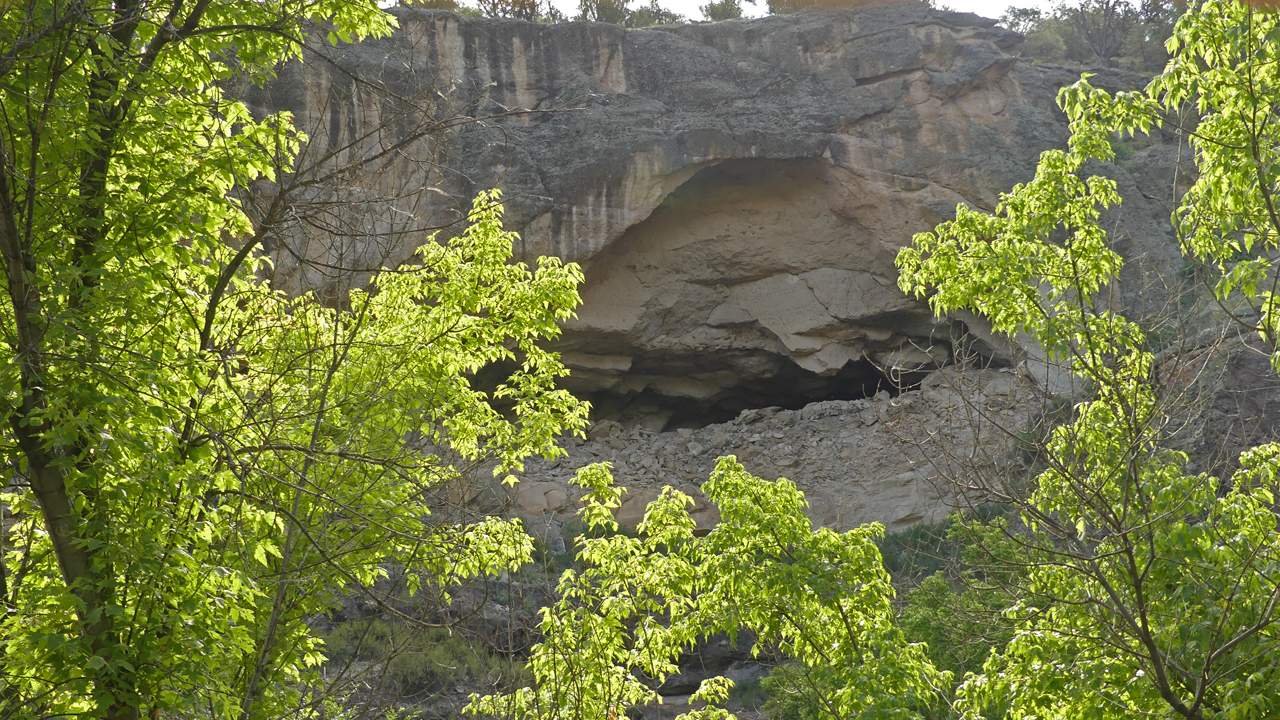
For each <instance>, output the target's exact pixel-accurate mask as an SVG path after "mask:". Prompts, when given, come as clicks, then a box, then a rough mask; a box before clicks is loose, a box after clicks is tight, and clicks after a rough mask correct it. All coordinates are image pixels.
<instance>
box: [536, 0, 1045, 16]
mask: <svg viewBox="0 0 1280 720" xmlns="http://www.w3.org/2000/svg"><path fill="white" fill-rule="evenodd" d="M552 2H553V4H554V5H555V6H556V7H557V8H559V9H560V11H561V12H563V13H564V14H565V15H568V16H569V17H573V16H574V15H577V14H578V0H552ZM707 2H708V0H658V4H659V5H661V6H662V7H664V8H666V9H668V10H673V11H675V12H677V13H680V14H681V15H684V16H685V17H687V18H689V19H690V20H701V19H702V12H701V11H699V10H698V8H699V7H700V6H702V5H706V4H707ZM631 4H632V7H635V6H639V5H646V4H648V0H634V1H633V2H632V3H631ZM1051 4H1052V3H1050V2H1047V1H1046V0H939V2H938V6H939V7H944V6H945V7H948V8H950V9H952V10H960V11H963V12H971V13H977V14H978V15H982V16H984V17H989V18H998V17H1000V16H1001V15H1003V14H1004V11H1005V8H1007V7H1008V6H1009V5H1016V6H1018V7H1039V8H1045V9H1047V8H1048V7H1049V6H1050V5H1051ZM765 8H766V0H756V4H755V5H752V4H751V3H749V2H746V0H743V2H742V10H743V14H744V15H746V16H747V17H759V16H761V15H764V14H765V12H766V10H765Z"/></svg>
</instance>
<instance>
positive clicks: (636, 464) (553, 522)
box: [511, 367, 1037, 551]
mask: <svg viewBox="0 0 1280 720" xmlns="http://www.w3.org/2000/svg"><path fill="white" fill-rule="evenodd" d="M1035 396H1036V392H1035V390H1034V386H1033V385H1032V383H1030V382H1029V381H1027V380H1026V379H1024V378H1023V377H1022V376H1021V375H1020V374H1019V373H1017V372H1015V371H1012V370H1010V369H1000V370H961V369H959V368H955V367H951V368H946V369H943V370H940V371H938V372H935V373H932V374H930V375H929V376H928V377H927V378H926V379H925V380H924V382H923V383H921V385H920V387H919V389H917V390H912V391H908V392H904V393H902V394H901V395H898V396H897V397H890V396H889V394H888V393H887V392H881V393H879V394H877V395H876V396H875V397H872V398H867V399H860V400H843V401H842V400H832V401H825V402H818V403H812V404H810V405H807V406H805V407H804V408H802V409H800V410H795V411H790V410H783V409H781V408H778V407H769V408H762V409H749V410H744V411H743V412H742V413H741V414H740V415H739V416H738V417H737V418H736V419H734V420H732V421H730V422H726V423H720V424H715V425H708V426H706V427H703V428H700V429H689V428H681V429H679V430H676V431H673V432H660V433H655V432H653V431H651V430H648V429H646V428H645V427H644V426H643V425H636V426H634V427H632V428H630V429H628V428H626V427H625V426H623V425H622V424H620V423H618V422H614V421H610V420H604V421H601V422H598V423H596V424H595V425H594V426H593V427H592V428H591V431H590V433H589V436H588V438H587V439H586V440H581V439H574V440H571V441H569V442H567V443H566V449H567V450H568V452H569V454H568V456H566V457H562V458H559V459H557V460H555V461H552V462H546V461H543V460H541V459H539V460H535V461H531V462H529V463H528V464H527V465H526V468H525V472H524V473H523V474H522V475H521V482H520V484H519V485H517V486H516V487H515V488H514V489H513V491H512V497H511V502H512V507H511V511H512V512H513V513H514V514H516V515H518V516H521V517H523V518H524V519H525V520H526V521H527V522H528V523H529V525H530V527H531V528H532V529H533V531H534V533H535V535H543V534H545V535H546V537H547V538H548V539H549V540H551V541H552V542H554V539H555V538H559V537H560V534H559V532H557V531H558V530H559V529H560V527H561V526H562V525H563V523H565V522H567V521H570V520H571V519H572V518H573V517H574V513H575V512H576V510H577V508H578V507H579V502H578V498H579V497H580V496H581V490H580V489H579V488H577V487H575V486H574V485H573V484H572V483H571V480H572V478H573V475H574V473H575V472H576V471H577V469H578V468H580V467H583V466H585V465H588V464H590V463H595V462H609V463H612V464H613V472H614V477H615V479H616V481H617V483H618V484H619V485H621V486H623V487H626V488H627V489H628V493H627V494H626V495H625V496H624V503H623V505H622V507H621V508H620V509H619V511H618V514H617V517H618V521H619V522H620V523H621V524H622V525H624V526H627V527H629V528H635V526H636V525H637V524H638V523H639V522H640V521H641V520H642V519H643V516H644V510H645V507H646V506H647V505H648V504H649V502H650V501H652V500H653V499H655V498H656V497H657V496H658V493H659V492H660V491H661V489H662V488H663V487H664V486H667V485H670V486H672V487H675V488H677V489H680V490H682V491H684V492H686V493H688V494H689V495H690V496H691V497H693V498H695V503H696V504H695V506H694V508H693V509H692V513H693V516H694V518H695V519H696V520H697V521H698V526H699V528H701V529H710V528H711V527H713V526H714V525H715V524H716V522H717V521H718V520H719V516H718V512H717V510H716V508H715V507H714V506H713V505H711V504H710V503H708V501H707V500H706V498H705V497H704V496H703V495H702V493H701V491H700V490H699V489H698V488H699V487H700V485H701V484H702V483H703V482H705V481H706V480H707V478H708V476H709V475H710V473H711V471H712V469H713V468H714V467H715V464H716V461H717V458H719V457H721V456H724V455H734V456H736V457H737V458H738V460H739V461H741V462H742V463H743V465H745V466H746V468H747V470H748V471H750V472H752V473H754V474H756V475H758V476H760V477H763V478H765V479H768V480H773V479H775V478H778V477H786V478H788V479H790V480H792V481H794V482H795V483H796V484H797V485H798V486H799V487H800V489H801V490H803V491H804V493H805V496H806V497H807V498H808V499H809V503H810V512H809V514H810V517H811V518H812V520H813V521H814V522H815V524H818V525H822V526H825V527H830V528H835V529H848V528H851V527H854V526H857V525H860V524H863V523H867V522H873V521H874V522H880V523H883V524H884V525H885V526H886V527H887V528H888V529H890V530H894V529H902V528H904V527H906V526H909V525H911V524H914V523H916V522H920V521H929V522H936V521H938V520H941V519H942V518H943V517H945V516H946V514H947V513H948V512H949V511H950V505H951V503H949V502H948V500H949V499H952V495H951V490H950V487H951V483H949V482H948V478H949V477H951V476H953V474H954V473H955V472H958V467H957V464H956V463H955V462H954V461H955V460H956V459H958V458H961V457H963V458H966V462H967V463H969V464H970V465H971V466H970V467H969V468H968V471H975V470H982V469H985V470H986V471H992V470H995V471H998V470H999V468H1001V467H1003V466H1005V465H1006V464H1007V463H1009V462H1011V461H1012V459H1013V456H1012V451H1013V440H1012V438H1010V437H1009V436H1008V435H1007V434H1005V433H1002V432H1000V431H999V430H998V429H996V425H997V424H998V425H999V426H1001V427H1018V428H1021V427H1023V426H1024V425H1025V422H1026V420H1027V418H1028V415H1029V408H1032V407H1035V406H1036V404H1037V403H1036V402H1035V401H1034V398H1035ZM974 459H976V460H977V462H976V463H974V462H973V460H974ZM552 550H553V551H556V550H557V548H552Z"/></svg>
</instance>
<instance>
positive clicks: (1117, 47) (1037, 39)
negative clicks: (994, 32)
mask: <svg viewBox="0 0 1280 720" xmlns="http://www.w3.org/2000/svg"><path fill="white" fill-rule="evenodd" d="M1181 12H1182V6H1181V5H1180V4H1178V3H1175V2H1173V0H1141V1H1140V2H1137V3H1134V2H1129V1H1128V0H1077V2H1075V3H1068V2H1060V3H1058V4H1057V5H1056V7H1054V8H1053V10H1052V11H1049V12H1046V11H1044V10H1042V9H1040V8H1035V7H1027V8H1019V7H1010V8H1009V9H1008V10H1006V11H1005V13H1004V14H1003V15H1001V17H1000V21H1001V23H1002V24H1003V25H1004V26H1005V27H1007V28H1009V29H1010V30H1013V31H1015V32H1019V33H1022V34H1023V35H1026V36H1027V39H1026V42H1025V43H1024V44H1023V46H1022V54H1023V55H1024V56H1026V57H1030V58H1033V59H1036V60H1040V61H1044V62H1074V63H1081V64H1085V65H1090V66H1102V67H1114V66H1121V67H1129V68H1132V69H1135V70H1142V71H1149V72H1154V71H1158V70H1160V68H1162V67H1163V66H1164V63H1165V61H1166V60H1168V58H1169V55H1168V53H1167V52H1166V51H1165V48H1164V43H1165V41H1166V40H1167V39H1168V38H1169V35H1170V33H1171V32H1172V31H1173V24H1174V22H1175V21H1176V20H1177V18H1178V16H1179V15H1180V14H1181Z"/></svg>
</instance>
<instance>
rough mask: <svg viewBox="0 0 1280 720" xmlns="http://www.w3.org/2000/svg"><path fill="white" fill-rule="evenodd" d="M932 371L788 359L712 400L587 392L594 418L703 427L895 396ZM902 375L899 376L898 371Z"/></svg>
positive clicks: (651, 392) (649, 392)
mask: <svg viewBox="0 0 1280 720" xmlns="http://www.w3.org/2000/svg"><path fill="white" fill-rule="evenodd" d="M926 374H927V373H923V372H920V373H904V374H902V375H899V376H896V377H890V376H889V375H887V374H886V373H885V372H883V371H882V370H881V369H880V368H878V367H877V366H876V365H875V364H873V363H872V362H870V361H868V360H865V359H864V360H859V361H856V362H850V363H848V364H846V365H845V366H844V367H843V368H841V369H840V370H839V371H838V372H837V373H835V374H834V375H819V374H817V373H815V372H811V371H809V370H805V369H804V368H802V367H800V366H799V365H796V364H795V363H792V362H785V363H783V364H782V366H781V367H780V368H779V369H778V372H777V373H775V374H774V375H773V376H771V377H764V378H762V377H756V378H743V379H742V382H741V383H739V384H738V385H735V386H733V387H731V388H728V389H725V390H722V391H720V392H719V393H717V394H715V395H714V396H712V397H710V398H706V399H697V398H691V397H673V396H671V395H665V394H662V393H659V392H656V391H654V390H652V389H648V388H646V389H645V390H642V391H640V392H638V393H629V394H627V395H620V394H618V393H613V392H609V391H607V390H605V391H599V392H594V393H590V394H589V395H587V399H588V400H590V401H591V405H592V419H593V420H615V421H618V422H621V423H622V424H623V425H627V426H632V425H636V424H639V425H643V426H645V427H648V428H649V429H651V430H656V431H661V430H673V429H676V428H695V429H696V428H701V427H705V426H707V425H714V424H716V423H723V422H728V421H730V420H733V419H734V418H736V417H737V416H738V415H739V414H740V413H741V412H742V411H743V410H748V409H753V408H767V407H780V408H783V409H785V410H799V409H801V408H803V407H804V406H806V405H809V404H811V403H815V402H822V401H826V400H860V399H862V398H869V397H873V396H875V395H876V394H877V393H879V392H881V391H884V392H887V393H889V395H890V396H896V395H898V394H899V393H901V392H903V391H905V390H910V389H912V388H915V387H918V386H919V385H920V383H921V381H923V379H924V376H925V375H926ZM895 375H896V374H895Z"/></svg>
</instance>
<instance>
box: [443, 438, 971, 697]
mask: <svg viewBox="0 0 1280 720" xmlns="http://www.w3.org/2000/svg"><path fill="white" fill-rule="evenodd" d="M577 482H578V483H579V484H581V485H582V486H583V487H585V488H587V490H588V495H587V505H586V507H585V508H584V509H583V510H582V511H581V516H582V519H583V520H584V522H586V523H587V524H588V526H589V527H591V528H597V529H604V530H608V529H610V528H615V527H616V523H615V522H614V520H613V515H612V513H611V511H612V510H613V509H615V508H617V507H619V506H620V504H621V503H620V499H619V498H620V497H621V493H622V490H621V489H619V488H616V487H614V486H613V483H612V477H611V476H610V474H609V471H608V467H607V466H606V465H593V466H589V467H587V468H584V469H583V470H582V471H580V472H579V474H578V478H577ZM703 489H704V491H705V492H706V493H707V494H708V496H709V497H710V498H711V499H712V501H713V502H715V503H716V504H717V505H718V506H719V507H720V511H721V517H722V521H721V523H720V524H719V525H718V526H717V527H716V528H715V529H714V530H712V531H711V532H710V533H709V534H708V535H706V536H705V537H696V536H695V535H694V533H693V530H694V527H695V522H694V520H693V519H692V518H691V517H690V515H689V513H688V511H687V509H686V508H687V507H688V506H690V505H691V504H692V500H691V499H690V498H689V497H688V496H686V495H684V494H682V493H680V492H678V491H675V490H672V489H671V488H667V489H666V490H664V491H663V494H662V495H661V496H660V497H659V498H658V499H657V500H655V501H654V502H653V503H651V504H650V505H649V507H648V509H647V511H646V514H645V520H644V522H643V524H642V525H641V526H640V530H641V536H640V537H638V538H629V537H626V536H623V535H613V536H609V537H597V538H586V537H584V538H580V539H579V544H578V547H579V551H578V557H579V560H580V562H581V563H582V564H583V566H584V568H583V569H582V570H581V571H580V572H578V571H573V570H569V571H566V572H565V573H564V574H563V575H562V576H561V579H560V586H559V591H560V600H559V601H558V602H557V603H556V604H555V605H554V606H553V607H551V608H548V609H547V610H546V611H545V614H544V619H543V623H542V630H543V633H544V634H545V637H546V639H545V641H544V642H543V643H541V644H540V645H538V646H537V647H535V649H534V651H533V654H532V656H531V657H530V660H529V668H530V670H531V671H532V673H533V676H534V678H535V679H536V681H537V682H536V685H534V686H533V687H529V688H524V689H522V690H519V691H517V692H515V693H513V694H510V695H493V696H488V697H483V698H480V697H477V698H474V699H473V702H472V705H471V706H470V707H469V709H468V711H469V712H471V713H475V714H484V715H492V716H498V717H512V718H525V719H533V718H552V717H554V718H609V717H618V716H620V715H621V714H622V712H623V711H624V710H625V709H626V708H627V707H630V706H633V705H643V704H648V703H653V702H656V701H657V700H658V696H657V694H656V692H655V691H654V689H653V685H654V683H655V682H661V681H662V680H663V679H664V678H665V677H666V676H668V675H670V674H671V673H673V672H675V670H676V665H675V661H676V659H677V658H678V656H679V654H680V652H682V651H683V650H686V649H688V648H690V647H692V645H693V644H694V643H695V641H696V640H697V639H698V638H700V637H705V636H707V635H710V634H712V633H716V632H726V633H728V634H729V635H730V637H734V638H736V637H738V636H739V635H740V634H741V633H743V632H745V631H751V632H753V633H754V634H755V636H756V637H757V638H758V640H757V644H756V645H755V646H753V651H754V652H759V651H760V649H761V648H762V647H774V648H777V649H778V650H779V651H780V652H782V653H783V654H785V655H787V656H789V657H792V658H794V659H795V660H796V662H797V666H798V667H800V668H803V671H802V672H803V673H804V676H805V682H806V683H807V684H808V686H809V687H810V688H811V689H812V693H811V695H810V697H812V698H813V700H814V702H815V703H816V704H817V705H818V707H819V708H820V709H819V710H818V717H831V718H849V717H855V718H895V717H900V718H908V717H918V714H916V713H915V712H914V711H913V710H912V708H913V706H914V705H915V704H917V703H927V702H928V701H929V699H930V698H931V697H932V695H933V692H934V689H935V688H936V687H938V686H939V685H940V684H941V683H943V682H945V680H946V677H945V675H943V674H939V673H937V672H936V671H935V670H934V669H933V667H932V666H931V665H930V664H929V662H928V661H927V659H926V658H925V655H924V648H922V647H920V646H919V645H912V644H909V643H907V642H906V641H905V640H904V639H903V637H902V634H901V632H899V631H898V630H897V628H895V627H894V625H893V616H894V609H893V605H892V598H893V590H892V587H891V585H890V583H889V578H888V575H887V574H886V573H885V572H884V569H883V567H882V565H881V561H880V553H879V551H878V549H877V548H876V546H875V543H874V542H873V540H874V538H875V537H876V536H877V535H878V534H880V533H881V532H882V530H881V529H880V527H879V526H877V525H868V526H864V527H862V528H859V529H856V530H852V531H850V532H847V533H835V532H832V531H831V530H827V529H817V530H815V529H814V528H813V527H812V525H811V524H810V522H809V520H808V518H807V517H805V515H804V513H803V508H804V496H803V494H801V493H800V492H799V490H797V489H796V488H795V486H794V485H793V484H791V483H790V482H788V481H786V480H783V479H780V480H778V481H777V482H772V483H771V482H766V481H763V480H760V479H758V478H755V477H752V476H751V475H749V474H747V473H746V471H745V470H744V469H743V468H742V466H741V465H740V464H738V462H737V461H736V460H735V459H733V458H732V457H728V458H722V459H721V460H720V462H719V464H718V465H717V467H716V469H715V471H714V472H713V473H712V476H711V478H710V480H709V481H708V482H707V483H706V484H705V485H704V486H703ZM646 678H648V679H651V681H646V680H645V679H646ZM728 690H729V682H728V681H727V680H725V679H724V678H715V679H712V680H709V681H707V682H705V683H704V685H703V688H702V690H701V691H700V697H702V698H703V699H705V700H707V701H708V702H710V703H711V704H710V705H709V706H708V707H706V708H703V709H701V710H695V711H692V712H691V713H689V714H687V715H686V717H707V718H710V717H722V716H723V712H724V711H723V710H720V709H718V708H717V707H716V705H717V704H719V703H721V702H723V700H724V699H725V697H726V695H727V693H728Z"/></svg>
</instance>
